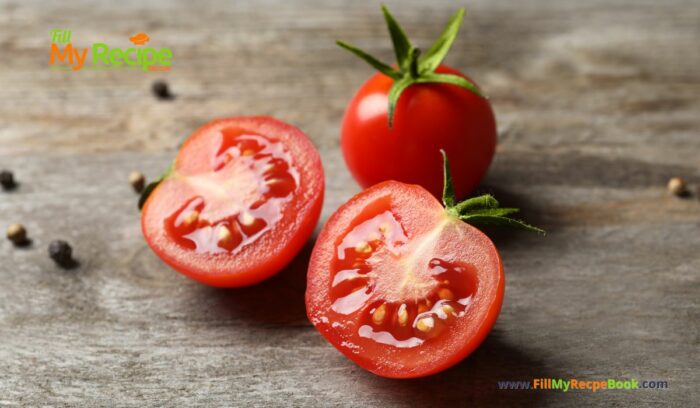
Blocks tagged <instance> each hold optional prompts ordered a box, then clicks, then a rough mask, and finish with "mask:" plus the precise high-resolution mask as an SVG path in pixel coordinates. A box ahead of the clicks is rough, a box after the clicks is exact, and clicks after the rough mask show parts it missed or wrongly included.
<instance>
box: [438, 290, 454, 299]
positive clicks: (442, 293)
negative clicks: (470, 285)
mask: <svg viewBox="0 0 700 408" xmlns="http://www.w3.org/2000/svg"><path fill="white" fill-rule="evenodd" d="M438 297H439V298H440V299H442V300H454V299H455V295H454V293H452V291H451V290H449V289H447V288H442V289H440V290H438Z"/></svg>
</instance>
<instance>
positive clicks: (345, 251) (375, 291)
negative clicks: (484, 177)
mask: <svg viewBox="0 0 700 408" xmlns="http://www.w3.org/2000/svg"><path fill="white" fill-rule="evenodd" d="M503 291H504V277H503V265H502V264H501V260H500V257H499V254H498V252H497V250H496V248H495V247H494V245H493V243H492V242H491V241H490V240H489V238H488V237H486V235H484V234H483V233H482V232H481V231H479V230H478V229H476V228H474V227H472V226H471V225H468V224H465V223H464V222H462V221H460V220H459V219H458V218H457V217H455V216H453V215H451V214H449V213H448V212H447V211H446V210H445V208H443V206H442V205H441V204H440V203H439V202H438V201H437V200H436V199H435V198H434V197H433V196H432V195H431V194H430V193H429V192H428V191H426V190H425V189H423V188H422V187H420V186H417V185H408V184H403V183H399V182H395V181H388V182H384V183H380V184H377V185H375V186H374V187H371V188H369V189H367V190H365V191H363V192H361V193H359V194H358V195H356V196H355V197H353V198H352V199H351V200H350V201H348V202H347V203H346V204H344V205H343V206H341V207H340V208H339V209H338V211H336V212H335V214H333V215H332V216H331V217H330V218H329V220H328V222H327V223H326V225H325V226H324V228H323V230H322V231H321V233H320V235H319V237H318V239H317V241H316V246H315V247H314V250H313V253H312V255H311V261H310V264H309V271H308V275H307V291H306V307H307V313H308V316H309V319H310V320H311V322H312V323H313V324H314V326H316V328H317V329H318V330H319V331H320V332H321V333H322V334H323V336H324V337H325V338H326V339H327V340H328V341H329V342H330V343H331V344H332V345H333V346H335V347H336V348H337V349H338V350H340V351H341V352H342V353H343V354H345V355H346V356H347V357H348V358H350V359H351V360H352V361H354V362H355V363H357V364H358V365H360V366H361V367H363V368H366V369H367V370H369V371H371V372H373V373H375V374H378V375H381V376H384V377H391V378H414V377H422V376H426V375H430V374H434V373H436V372H439V371H442V370H444V369H446V368H448V367H450V366H452V365H454V364H456V363H458V362H459V361H461V360H462V359H464V358H465V357H466V356H467V355H469V354H470V353H471V352H472V351H473V350H474V349H476V347H478V345H479V344H480V343H481V342H482V340H483V339H484V338H485V337H486V335H487V334H488V333H489V331H490V330H491V328H492V326H493V325H494V323H495V321H496V318H497V316H498V314H499V312H500V308H501V303H502V301H503Z"/></svg>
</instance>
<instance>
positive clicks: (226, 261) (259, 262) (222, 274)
mask: <svg viewBox="0 0 700 408" xmlns="http://www.w3.org/2000/svg"><path fill="white" fill-rule="evenodd" d="M228 125H231V126H236V127H246V126H250V127H251V128H252V129H253V130H255V129H267V130H268V131H271V132H275V131H277V132H279V133H281V134H284V135H285V136H284V138H285V139H286V138H291V139H294V140H295V145H294V146H288V147H290V148H291V149H292V150H293V151H294V152H295V153H296V154H297V159H300V157H301V153H303V160H302V163H298V164H299V166H300V169H299V170H300V172H301V173H302V174H303V176H302V179H301V186H300V193H299V198H298V199H299V201H300V202H301V203H302V204H301V205H300V207H299V208H288V209H287V211H286V212H285V219H287V220H288V223H287V224H288V225H291V226H292V227H290V228H285V229H284V230H277V231H276V230H272V231H270V233H268V234H265V235H263V236H262V237H260V238H259V240H258V241H256V242H254V243H253V244H251V245H249V246H247V247H244V248H243V250H242V251H241V252H240V253H239V254H237V256H220V255H218V254H217V255H207V254H195V253H194V252H192V251H186V250H183V249H182V248H179V247H178V246H177V244H175V243H173V242H172V240H171V239H169V238H168V237H167V235H166V233H165V232H164V231H163V227H162V224H163V222H162V214H160V209H161V208H162V207H163V206H164V205H165V202H167V201H168V200H167V197H166V198H162V199H160V200H159V199H158V197H159V194H161V191H163V190H165V189H166V188H167V187H166V186H168V183H172V182H173V181H172V180H169V179H166V180H164V181H163V182H161V183H160V184H159V185H158V187H156V189H155V190H154V191H153V192H152V193H151V195H150V196H149V198H148V200H147V201H146V203H145V204H144V206H143V208H142V210H141V229H142V232H143V235H144V237H145V239H146V242H147V243H148V245H149V246H150V247H151V249H152V250H153V252H155V254H156V255H157V256H158V257H159V258H161V259H162V260H163V261H164V262H165V263H166V264H168V265H169V266H170V267H172V268H173V269H175V270H176V271H178V272H180V273H182V274H183V275H185V276H187V277H189V278H191V279H193V280H195V281H198V282H200V283H203V284H205V285H209V286H214V287H223V288H233V287H243V286H249V285H253V284H256V283H259V282H261V281H263V280H265V279H268V278H270V277H272V276H274V275H275V274H277V273H278V272H279V271H281V270H282V269H283V268H284V267H285V266H286V265H287V264H289V263H290V262H291V261H292V260H293V259H294V257H295V256H296V255H297V254H298V253H299V251H300V250H301V249H302V247H303V246H304V244H305V243H306V241H307V240H308V238H309V237H310V236H311V234H312V233H313V231H314V229H315V228H316V225H317V223H318V219H319V217H320V215H321V208H322V206H323V197H324V183H325V179H324V172H323V166H322V164H321V158H320V155H319V153H318V151H317V150H316V148H315V147H314V146H313V144H312V143H311V141H310V140H309V139H308V138H307V137H306V135H305V134H304V133H303V132H302V131H301V130H299V129H297V128H296V127H294V126H291V125H289V124H287V123H284V122H282V121H279V120H277V119H275V118H272V117H267V116H248V117H234V118H224V119H217V120H214V121H211V122H209V123H207V124H206V125H204V126H202V127H201V128H199V129H197V130H196V131H195V132H194V133H193V134H192V136H190V137H189V138H188V139H187V140H186V141H185V143H183V145H182V147H181V149H180V152H179V153H178V155H177V157H176V159H175V162H176V166H177V164H181V165H183V166H186V165H185V164H183V163H184V162H185V161H186V160H187V159H188V158H187V148H188V146H190V145H192V144H193V142H194V140H195V137H197V136H198V135H205V134H206V133H207V132H211V131H213V130H216V129H219V128H222V127H225V126H228ZM266 136H271V137H277V136H279V134H274V133H272V134H269V135H266ZM176 190H177V188H176ZM178 251H181V252H178Z"/></svg>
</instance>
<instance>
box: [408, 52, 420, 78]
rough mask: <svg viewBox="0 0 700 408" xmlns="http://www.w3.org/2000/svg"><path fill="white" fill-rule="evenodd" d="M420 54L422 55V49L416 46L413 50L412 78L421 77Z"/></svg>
mask: <svg viewBox="0 0 700 408" xmlns="http://www.w3.org/2000/svg"><path fill="white" fill-rule="evenodd" d="M419 56H420V50H419V49H418V48H414V49H412V50H411V65H410V74H411V78H413V79H418V77H420V73H419V72H418V57H419Z"/></svg>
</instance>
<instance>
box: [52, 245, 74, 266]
mask: <svg viewBox="0 0 700 408" xmlns="http://www.w3.org/2000/svg"><path fill="white" fill-rule="evenodd" d="M49 256H50V257H51V259H53V260H54V262H56V263H57V264H59V265H61V266H69V265H71V264H72V263H73V262H74V261H73V249H72V248H71V247H70V245H69V244H68V243H67V242H66V241H63V240H60V239H59V240H56V241H52V242H51V243H50V244H49Z"/></svg>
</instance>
